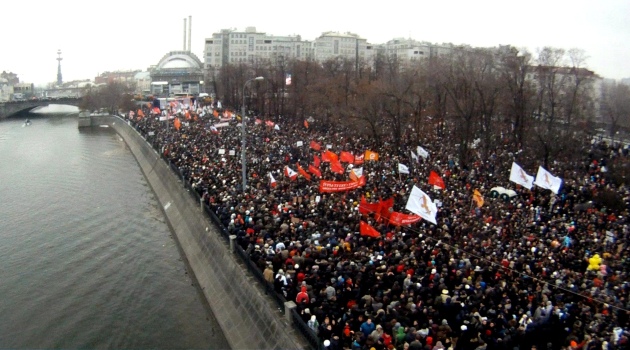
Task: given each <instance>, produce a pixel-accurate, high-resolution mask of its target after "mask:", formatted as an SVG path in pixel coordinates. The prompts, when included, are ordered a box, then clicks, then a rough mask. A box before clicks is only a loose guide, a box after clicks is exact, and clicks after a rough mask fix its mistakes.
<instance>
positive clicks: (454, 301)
mask: <svg viewBox="0 0 630 350" xmlns="http://www.w3.org/2000/svg"><path fill="white" fill-rule="evenodd" d="M180 108H181V106H171V107H169V108H168V109H169V110H172V112H173V113H172V114H173V117H172V118H173V119H170V118H169V117H166V116H165V115H167V114H168V115H170V114H171V112H170V111H169V112H165V111H160V110H157V111H155V112H153V111H152V109H153V107H149V108H147V107H145V108H143V109H142V110H139V111H132V112H130V113H128V115H126V116H125V117H126V118H127V119H128V120H129V121H130V123H131V124H132V125H133V126H134V127H135V128H136V129H137V130H138V131H139V132H140V133H141V134H142V135H143V136H144V137H145V138H146V139H147V141H149V142H150V143H152V144H153V145H154V146H155V147H156V149H157V150H158V151H160V152H162V154H163V155H164V156H165V157H166V158H167V159H168V160H169V161H170V162H171V163H172V164H174V165H175V166H177V167H178V169H179V170H180V171H181V172H182V174H183V175H184V178H185V181H187V182H189V183H190V184H191V185H192V187H193V188H194V189H195V190H196V191H197V192H198V193H199V195H200V196H201V197H202V198H203V200H204V201H205V203H206V204H208V206H209V207H210V208H211V209H212V211H214V212H215V213H216V214H217V216H218V217H219V219H220V220H221V221H222V223H223V225H224V226H225V227H227V228H228V230H229V231H230V233H231V234H234V235H236V236H237V242H238V244H239V245H240V246H241V247H242V248H243V249H245V250H246V251H247V252H248V254H249V256H250V257H251V259H252V261H255V262H256V264H257V266H258V267H259V268H260V270H261V271H263V274H264V276H265V279H267V281H269V282H270V283H272V284H273V285H274V288H275V289H276V292H278V293H280V294H282V295H284V296H285V298H286V299H287V300H292V301H295V302H296V304H297V309H298V311H299V314H300V315H301V316H302V318H303V320H304V321H305V322H306V323H307V324H308V326H309V327H310V328H311V329H312V330H313V331H314V332H315V333H316V334H317V336H318V337H319V338H320V339H321V341H322V343H323V345H324V346H325V348H326V349H367V350H370V349H376V350H384V349H430V350H435V349H456V350H457V349H471V350H473V349H510V350H512V349H532V348H536V349H548V348H549V349H627V348H628V347H629V344H630V343H629V337H630V335H629V332H628V331H629V328H628V325H629V321H628V320H629V317H630V311H628V310H630V302H629V301H628V292H629V291H630V285H629V283H628V281H629V275H628V272H629V271H630V249H629V248H630V247H629V243H630V227H629V223H630V221H629V220H628V215H630V213H629V210H628V207H629V203H630V188H629V187H628V186H627V184H626V185H624V186H616V185H615V184H614V183H612V182H611V181H609V180H608V177H607V172H606V171H607V168H606V167H607V164H608V162H611V161H612V160H613V159H617V158H622V157H626V158H627V157H628V149H627V148H624V147H623V146H615V147H613V146H611V145H607V144H605V143H601V142H589V143H586V144H584V145H583V146H576V149H575V152H580V154H581V155H582V156H581V161H579V162H576V161H570V162H564V161H562V160H554V161H553V164H551V165H550V166H549V169H548V171H549V174H553V175H555V176H557V178H559V179H561V181H562V186H561V188H560V189H559V190H557V192H558V193H557V194H556V193H554V191H552V190H549V189H545V188H542V187H540V186H536V185H534V186H531V189H527V188H525V187H524V186H520V185H517V184H515V183H514V182H511V181H510V180H509V178H508V176H509V175H510V171H511V166H512V165H513V163H519V164H524V163H527V162H524V161H523V159H519V154H515V153H511V152H509V151H508V150H507V149H500V148H499V149H496V150H494V153H493V154H492V156H491V157H490V158H489V160H488V161H482V160H480V159H477V160H476V161H475V162H474V165H473V166H470V167H462V166H460V164H459V162H458V160H457V158H456V157H455V155H456V154H457V153H456V150H454V149H449V148H448V147H447V146H445V145H441V144H435V143H433V144H421V145H418V144H417V143H416V142H414V141H412V140H411V138H410V136H404V137H403V139H402V140H401V142H400V143H399V144H402V145H403V146H402V147H398V148H396V147H394V144H395V143H394V142H393V140H391V139H388V138H387V137H386V136H385V137H384V138H383V139H382V140H381V143H376V142H375V141H373V140H371V139H370V138H368V137H367V136H362V135H357V134H356V133H352V132H351V131H348V130H339V129H337V130H333V128H326V127H325V126H322V125H317V121H316V120H313V121H311V122H310V123H308V122H304V123H303V124H302V122H300V123H289V122H286V123H283V122H282V120H277V121H276V123H273V122H271V121H267V120H261V119H259V118H257V117H248V118H247V120H246V127H247V132H246V135H247V148H246V152H247V153H246V156H247V188H246V190H245V191H243V189H242V188H241V187H242V185H241V127H240V116H236V115H235V114H233V113H232V114H230V113H229V112H226V111H225V110H220V111H219V112H217V111H215V110H214V109H213V108H212V107H210V106H208V107H197V108H191V110H184V111H183V112H182V111H181V110H179V109H180ZM154 113H155V114H154ZM418 146H421V147H420V148H419V147H418ZM425 152H426V153H425ZM401 165H402V166H401ZM339 166H341V169H339ZM535 171H536V169H535V168H534V169H531V168H527V169H524V172H528V173H532V172H535ZM429 178H431V181H429ZM429 182H431V183H429ZM496 186H502V187H505V188H511V189H514V190H515V191H516V196H514V197H511V198H510V197H505V198H501V197H499V198H493V197H492V195H491V191H490V189H491V188H494V187H496ZM414 187H416V188H417V189H419V190H421V192H422V194H423V195H426V196H428V197H430V199H431V203H428V204H427V203H423V205H427V206H429V205H434V206H435V208H436V209H435V210H436V211H437V213H436V214H435V213H434V214H435V216H434V218H435V224H434V223H432V222H430V220H426V219H425V218H424V217H422V218H420V217H418V216H417V215H415V214H414V213H413V212H410V211H409V210H407V208H408V207H409V202H410V197H411V196H412V192H413V191H414ZM339 189H341V191H339V192H337V190H339ZM600 191H614V192H615V193H617V194H618V195H619V196H620V197H621V198H623V200H624V203H625V205H624V206H623V207H624V208H622V209H619V208H606V207H604V206H602V205H601V204H599V203H597V202H596V201H594V200H593V199H594V198H595V196H596V195H597V194H598V192H600Z"/></svg>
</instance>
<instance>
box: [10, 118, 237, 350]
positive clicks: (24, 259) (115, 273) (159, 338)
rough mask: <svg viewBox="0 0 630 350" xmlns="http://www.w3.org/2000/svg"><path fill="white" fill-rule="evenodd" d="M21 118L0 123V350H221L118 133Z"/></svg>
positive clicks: (206, 310)
mask: <svg viewBox="0 0 630 350" xmlns="http://www.w3.org/2000/svg"><path fill="white" fill-rule="evenodd" d="M28 117H29V118H31V120H32V124H31V125H30V126H23V121H24V118H25V117H24V116H22V117H20V118H9V119H5V120H0V266H1V268H0V348H65V349H68V348H82V349H85V348H90V349H105V348H107V349H112V348H135V349H139V348H162V349H176V348H187V349H224V348H227V347H228V345H227V341H226V340H225V338H224V336H223V334H222V333H221V330H220V328H219V327H218V325H217V323H216V320H215V319H214V317H213V315H212V313H211V312H210V309H209V306H208V304H207V302H206V301H205V299H204V298H203V296H202V295H201V293H200V292H199V289H198V287H197V286H196V285H195V283H194V281H193V280H192V279H191V277H190V274H189V272H188V271H187V266H186V265H185V263H184V262H183V260H182V258H181V255H180V251H179V250H178V247H177V244H176V241H175V240H174V237H173V235H172V233H171V231H170V229H169V227H168V226H167V224H166V222H165V218H164V216H163V214H162V212H161V211H160V208H159V207H158V202H157V200H156V198H155V196H154V194H153V192H152V191H151V188H150V187H149V185H148V184H147V182H146V180H145V178H144V176H143V175H142V172H141V170H140V168H139V167H138V165H137V163H136V161H135V159H134V157H133V155H132V154H131V152H130V151H129V149H128V148H127V147H126V145H125V143H124V141H123V140H122V138H120V137H119V136H118V135H117V134H116V133H115V132H113V131H112V130H110V129H105V128H98V129H95V130H85V131H84V130H81V131H79V129H78V127H77V118H76V115H65V116H61V115H46V116H42V115H34V114H30V115H28Z"/></svg>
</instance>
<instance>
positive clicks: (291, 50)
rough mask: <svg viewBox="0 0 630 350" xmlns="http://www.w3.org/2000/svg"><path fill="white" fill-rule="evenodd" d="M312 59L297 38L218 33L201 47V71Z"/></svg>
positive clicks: (309, 45) (252, 29)
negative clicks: (202, 53)
mask: <svg viewBox="0 0 630 350" xmlns="http://www.w3.org/2000/svg"><path fill="white" fill-rule="evenodd" d="M312 56H313V44H312V43H311V42H309V41H303V40H302V38H301V37H300V36H299V35H295V36H274V35H267V34H266V33H264V32H257V31H256V28H255V27H247V28H246V29H245V31H237V30H235V29H222V30H221V31H220V32H219V33H214V34H212V37H211V38H207V39H206V40H205V43H204V68H205V69H207V70H210V71H212V70H216V69H218V68H220V67H222V66H223V65H226V64H239V63H248V64H256V63H262V62H276V61H277V60H281V59H292V58H296V59H306V58H308V57H312Z"/></svg>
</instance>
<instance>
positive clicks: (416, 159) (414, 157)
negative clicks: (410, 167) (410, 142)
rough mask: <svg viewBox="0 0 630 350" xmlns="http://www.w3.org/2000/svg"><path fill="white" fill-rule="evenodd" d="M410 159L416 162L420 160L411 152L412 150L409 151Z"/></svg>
mask: <svg viewBox="0 0 630 350" xmlns="http://www.w3.org/2000/svg"><path fill="white" fill-rule="evenodd" d="M411 159H413V160H415V161H416V162H419V161H420V159H418V156H417V155H416V154H415V153H413V151H411Z"/></svg>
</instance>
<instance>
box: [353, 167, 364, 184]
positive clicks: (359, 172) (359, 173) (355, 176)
mask: <svg viewBox="0 0 630 350" xmlns="http://www.w3.org/2000/svg"><path fill="white" fill-rule="evenodd" d="M361 176H363V168H354V169H352V170H350V179H351V180H353V181H359V179H360V178H361Z"/></svg>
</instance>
